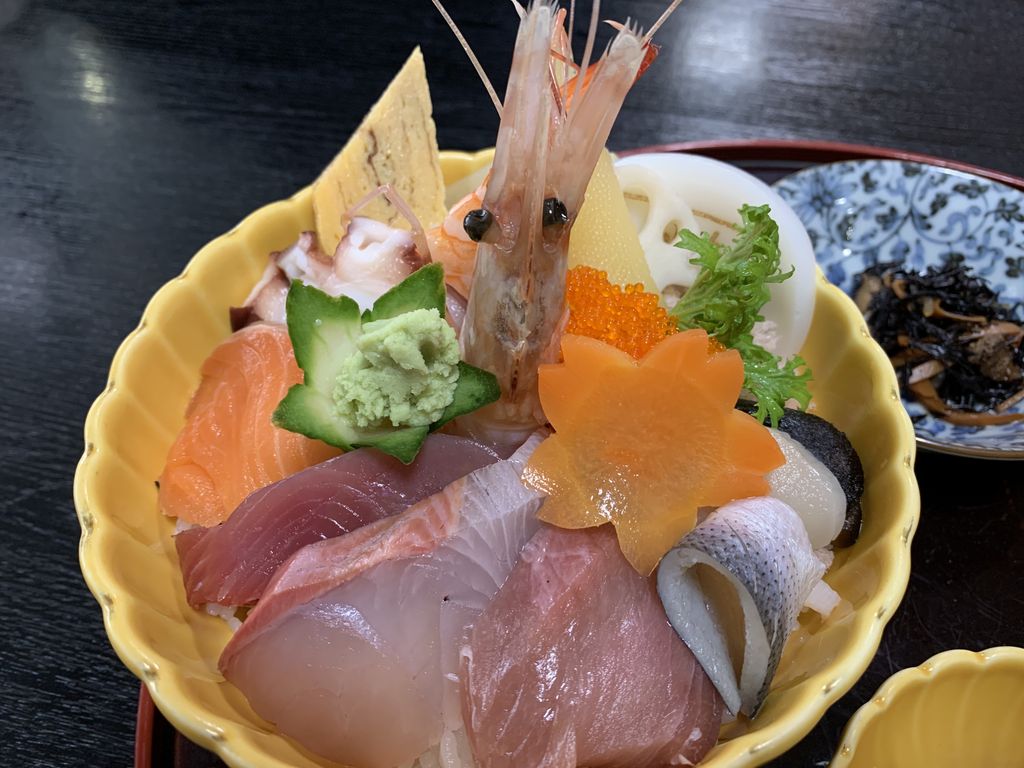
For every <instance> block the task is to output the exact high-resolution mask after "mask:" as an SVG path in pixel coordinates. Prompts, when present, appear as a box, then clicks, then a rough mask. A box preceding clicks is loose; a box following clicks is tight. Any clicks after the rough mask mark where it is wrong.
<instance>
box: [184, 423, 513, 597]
mask: <svg viewBox="0 0 1024 768" xmlns="http://www.w3.org/2000/svg"><path fill="white" fill-rule="evenodd" d="M497 460H498V456H497V454H495V453H493V452H492V451H491V450H489V449H488V448H485V447H484V446H482V445H480V444H479V443H476V442H474V441H472V440H469V439H467V438H463V437H454V436H452V435H440V434H434V435H430V436H429V437H428V438H427V439H426V441H425V442H424V443H423V447H422V448H421V449H420V452H419V454H418V455H417V457H416V461H414V462H413V463H412V464H409V465H406V464H402V462H400V461H399V460H398V459H395V458H393V457H391V456H387V455H385V454H383V453H381V452H379V451H376V450H374V449H372V448H360V449H358V450H355V451H350V452H348V453H346V454H343V455H341V456H337V457H335V458H333V459H330V460H328V461H325V462H323V463H321V464H317V465H316V466H313V467H310V468H309V469H304V470H302V471H301V472H298V473H296V474H294V475H291V476H290V477H287V478H285V479H284V480H281V481H279V482H277V483H274V484H273V485H270V486H267V487H266V488H261V489H260V490H258V491H254V492H253V493H251V494H249V496H247V497H246V499H245V501H243V502H242V503H241V504H240V505H239V507H238V509H236V510H235V511H234V512H233V513H232V514H231V517H230V518H228V520H227V521H225V522H224V523H222V524H221V525H218V526H216V527H214V528H192V529H190V530H187V531H183V532H182V533H179V534H178V535H177V536H176V537H175V544H176V545H177V548H178V555H179V557H180V559H181V571H182V575H183V576H184V579H185V590H186V592H187V593H188V600H189V603H191V604H192V605H193V606H197V607H198V606H200V605H202V604H203V603H220V604H223V605H248V604H252V603H254V602H256V601H257V600H258V599H259V598H260V596H261V595H262V594H263V590H264V589H265V588H266V586H267V584H268V582H269V581H270V578H271V577H272V576H273V575H274V572H275V571H276V570H277V569H278V568H279V567H280V566H281V564H282V563H283V562H284V561H285V560H287V559H288V558H289V557H291V556H292V555H293V554H294V553H295V552H297V551H299V550H300V549H302V548H303V547H304V546H306V545H307V544H312V543H314V542H316V541H320V540H322V539H331V538H334V537H336V536H341V535H342V534H345V533H349V532H350V531H354V530H355V529H356V528H360V527H362V526H364V525H366V524H367V523H372V522H374V521H376V520H380V519H381V518H384V517H389V516H390V515H394V514H397V513H399V512H402V511H404V510H405V509H406V508H408V507H409V506H411V505H412V504H414V503H416V502H417V501H420V500H421V499H424V498H426V497H427V496H430V495H432V494H434V493H437V492H438V491H440V490H441V489H442V488H444V487H445V486H446V485H448V484H449V483H451V482H452V481H454V480H456V479H458V478H460V477H462V476H464V475H468V474H469V473H470V472H472V471H473V470H476V469H479V468H480V467H483V466H486V465H487V464H491V463H493V462H495V461H497Z"/></svg>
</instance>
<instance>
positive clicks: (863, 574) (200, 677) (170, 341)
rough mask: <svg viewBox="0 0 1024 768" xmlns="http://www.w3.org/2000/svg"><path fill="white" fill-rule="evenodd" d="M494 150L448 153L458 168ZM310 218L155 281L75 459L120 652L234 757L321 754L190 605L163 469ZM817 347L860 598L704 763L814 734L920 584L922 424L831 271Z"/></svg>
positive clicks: (301, 202) (257, 229) (277, 222)
mask: <svg viewBox="0 0 1024 768" xmlns="http://www.w3.org/2000/svg"><path fill="white" fill-rule="evenodd" d="M489 157H490V153H487V152H484V153H478V154H476V155H470V154H466V153H453V152H448V153H444V154H443V157H442V165H443V167H444V170H445V175H446V178H447V180H448V181H449V182H450V181H453V180H455V179H457V178H460V177H461V176H463V175H465V174H466V173H468V172H471V171H472V170H473V169H475V168H478V167H480V165H481V164H482V163H484V162H486V161H487V160H488V159H489ZM312 228H313V211H312V205H311V201H310V191H309V189H305V190H303V191H301V192H299V193H298V194H296V195H295V196H293V197H291V198H290V199H288V200H283V201H280V202H277V203H273V204H271V205H268V206H266V207H264V208H261V209H259V210H258V211H256V212H255V213H253V214H251V215H250V216H249V217H247V218H246V219H245V220H244V221H242V223H241V224H239V225H238V226H237V227H235V228H234V229H232V230H231V231H230V232H228V233H227V234H226V235H223V236H221V237H219V238H217V239H216V240H214V241H213V242H211V243H209V244H208V245H206V246H205V247H204V248H203V249H202V250H200V251H199V253H197V254H196V255H195V257H194V258H193V259H192V261H190V262H189V264H188V266H187V267H186V268H185V271H184V272H183V273H182V274H181V275H180V276H179V277H177V278H176V279H174V280H172V281H171V282H169V283H168V284H167V285H165V286H164V287H163V288H161V289H160V290H159V291H158V292H157V294H156V295H155V296H154V297H153V299H152V301H150V303H149V306H148V307H147V308H146V311H145V313H144V314H143V317H142V321H141V323H140V324H139V327H138V328H137V329H136V330H135V331H134V332H133V333H132V334H131V335H130V336H129V337H128V338H127V339H126V340H125V341H124V343H123V344H122V345H121V347H120V349H119V350H118V351H117V354H116V355H115V356H114V362H113V364H112V365H111V368H110V380H109V383H108V384H107V387H106V389H105V390H104V392H103V393H102V394H101V395H100V397H99V398H98V399H97V400H96V402H95V403H94V404H93V407H92V409H91V410H90V411H89V416H88V418H87V419H86V423H85V455H84V456H83V457H82V460H81V462H80V464H79V466H78V471H77V473H76V475H75V505H76V507H77V509H78V515H79V518H80V520H81V524H82V541H81V548H80V559H81V565H82V572H83V574H84V575H85V580H86V582H87V583H88V585H89V588H90V589H91V590H92V592H93V594H94V595H95V596H96V598H97V599H98V600H99V602H100V605H101V606H102V608H103V618H104V622H105V624H106V628H107V634H108V635H109V636H110V642H111V644H112V645H113V647H114V650H115V651H117V654H118V655H119V656H120V657H121V660H122V661H123V662H124V663H125V664H126V665H127V666H128V668H129V669H131V670H132V671H133V672H134V673H135V674H136V675H138V676H139V677H140V678H141V679H142V680H144V681H145V683H146V685H147V686H148V687H149V690H150V692H151V694H152V696H153V700H154V701H155V702H156V704H157V706H158V707H159V708H160V711H161V712H163V713H164V715H165V716H166V717H167V719H168V720H170V721H171V723H173V724H174V726H175V727H176V728H178V730H180V731H181V732H183V733H184V734H185V735H186V736H188V737H189V738H190V739H192V740H193V741H195V742H197V743H199V744H201V745H203V746H205V747H207V748H209V749H211V750H213V751H215V752H217V753H218V754H219V755H220V756H221V757H222V758H223V759H224V760H225V761H226V762H227V763H228V764H230V765H233V766H253V767H255V766H260V767H261V768H270V767H271V766H285V765H288V766H314V765H325V763H324V762H323V761H321V760H318V759H317V758H316V757H315V756H313V755H310V754H309V753H308V752H305V751H304V750H303V749H301V748H300V747H298V746H296V745H295V744H293V743H292V742H290V741H288V740H287V739H285V738H282V737H281V736H279V735H277V734H276V733H275V732H274V729H273V727H272V726H271V725H269V724H268V723H266V722H264V721H262V720H260V719H259V718H258V717H257V716H256V715H255V714H254V713H253V712H252V710H251V709H250V708H249V706H248V704H247V703H246V701H245V698H244V697H243V696H242V695H241V694H240V693H239V692H238V691H237V690H236V689H235V688H234V687H233V686H231V685H229V684H227V683H226V682H224V680H223V678H222V677H221V676H220V674H219V673H218V672H217V658H218V656H219V654H220V651H221V649H222V648H223V647H224V645H225V643H226V642H227V640H228V628H227V625H226V624H225V623H224V622H223V621H221V620H220V619H216V618H214V617H212V616H208V615H206V614H204V613H201V612H198V611H194V610H192V609H191V608H190V607H189V606H188V604H187V603H186V601H185V592H184V589H183V587H182V582H181V576H180V573H179V570H178V559H177V555H176V553H175V549H174V545H173V543H172V540H171V533H172V530H173V524H172V523H171V521H169V520H167V519H165V518H164V517H163V516H162V515H161V514H159V512H158V511H157V503H156V488H155V486H154V483H153V481H154V479H155V478H156V477H157V476H158V475H159V473H160V470H161V468H162V466H163V463H164V458H165V456H166V454H167V450H168V448H169V446H170V444H171V441H172V440H173V438H174V435H175V433H176V432H177V431H178V429H180V427H181V424H182V420H183V414H184V411H185V405H186V403H187V402H188V399H189V396H190V394H191V393H192V391H193V389H194V388H195V387H196V385H197V383H198V379H199V367H200V364H201V363H202V362H203V360H204V359H205V358H206V356H207V355H209V353H210V352H211V351H212V350H213V348H214V347H215V346H216V345H217V344H218V343H219V342H220V341H222V340H223V339H224V338H226V337H227V336H228V334H229V327H228V313H227V309H228V307H229V306H232V305H237V304H239V303H240V302H242V301H243V300H244V299H245V296H246V294H247V293H248V292H249V289H250V287H251V286H252V285H253V284H254V283H255V282H256V280H257V279H258V277H259V275H260V273H261V272H262V271H263V268H264V266H265V264H266V259H267V254H268V253H269V252H270V251H274V250H281V249H283V248H285V247H286V246H287V245H289V244H290V243H291V242H293V241H294V240H295V238H296V236H297V235H298V233H299V232H301V231H303V230H308V229H312ZM803 352H804V356H805V357H806V359H807V360H808V362H809V363H810V364H811V366H812V367H813V369H814V374H815V383H814V392H815V400H816V403H817V412H818V413H820V414H821V415H822V416H824V417H825V418H827V419H829V420H830V421H832V422H833V423H835V424H836V425H837V426H838V427H839V428H840V429H842V430H844V431H845V432H846V433H847V434H848V435H849V437H850V439H851V440H852V441H853V444H854V446H855V447H856V448H857V450H858V452H859V453H860V455H861V458H862V460H863V462H864V469H865V472H866V476H867V485H866V490H865V494H864V529H863V533H862V534H861V538H860V540H859V541H858V542H857V544H856V546H854V547H852V548H851V549H849V550H846V551H843V552H841V553H840V554H839V556H838V557H837V559H836V564H835V565H834V567H833V568H832V571H831V574H830V576H829V577H828V580H829V582H830V583H831V584H832V586H833V587H834V588H835V589H836V590H838V591H839V593H840V594H841V595H842V596H843V597H844V598H846V600H847V601H849V606H850V607H849V610H846V611H840V612H839V613H838V614H837V615H834V616H833V618H831V619H830V620H829V621H827V622H825V623H823V624H822V623H821V622H819V621H817V620H811V619H805V620H804V621H805V623H804V624H803V625H802V626H801V627H800V630H799V631H798V632H796V633H794V636H793V638H792V639H791V641H790V643H789V646H788V647H787V652H786V654H785V656H784V659H783V664H782V666H781V667H780V669H779V672H778V674H777V675H776V680H775V684H774V687H773V690H772V693H771V695H770V696H769V697H768V700H767V703H766V704H765V706H764V708H763V710H762V712H761V714H760V715H758V717H757V719H756V721H754V722H753V723H752V724H749V725H748V726H747V727H746V728H745V729H741V728H737V727H733V728H732V729H730V731H729V732H728V733H727V734H724V735H723V740H722V742H721V743H719V745H718V746H717V747H716V748H715V750H714V752H713V753H712V754H711V756H710V757H709V758H708V760H707V761H706V765H707V766H715V767H716V768H717V767H718V766H751V765H757V764H759V763H762V762H765V761H767V760H769V759H770V758H772V757H774V756H776V755H778V754H780V753H781V752H783V751H785V750H786V749H787V748H788V747H790V746H791V745H793V744H794V743H795V742H796V741H797V740H798V739H800V738H801V737H802V736H803V735H804V734H805V733H807V732H808V731H809V730H810V729H811V727H812V726H813V725H814V723H815V722H817V720H818V719H819V718H820V717H821V715H822V713H824V711H825V709H826V708H827V707H828V706H829V704H831V703H832V702H833V701H835V700H836V699H837V698H838V697H839V696H840V695H842V693H843V692H845V691H846V690H848V689H849V688H850V686H851V685H852V684H853V683H854V681H855V680H856V679H857V678H858V677H859V676H860V675H861V673H862V672H863V671H864V669H865V668H866V667H867V665H868V663H869V661H870V660H871V658H872V656H874V653H875V651H876V650H877V648H878V642H879V639H880V637H881V633H882V628H883V627H884V626H885V623H886V622H887V621H888V619H889V617H890V616H891V615H892V613H893V611H894V610H895V609H896V606H897V604H898V603H899V601H900V599H901V598H902V597H903V592H904V590H905V588H906V584H907V578H908V574H909V569H910V539H911V537H912V535H913V533H914V529H915V527H916V526H917V520H918V515H919V510H920V507H919V498H918V493H917V486H916V483H915V480H914V473H913V465H914V432H913V430H912V428H911V425H910V421H909V420H908V418H907V416H906V413H905V412H904V410H903V408H902V406H901V404H900V399H899V393H898V391H897V386H896V379H895V376H894V374H893V370H892V366H891V365H889V361H888V360H887V359H886V357H885V355H884V354H883V353H882V351H881V349H879V347H878V346H877V345H875V343H874V342H873V341H871V340H870V337H869V336H868V332H867V330H866V329H865V327H864V324H863V322H862V320H861V317H860V315H859V314H858V312H857V310H856V308H855V307H854V305H853V304H852V303H851V302H850V300H849V299H848V298H847V297H846V296H845V295H843V293H841V292H840V291H839V290H837V289H836V288H834V287H832V286H831V285H829V284H828V283H827V282H826V281H825V280H824V278H823V277H821V276H820V274H819V278H818V288H817V306H816V309H815V313H814V320H813V325H812V330H811V335H810V337H809V338H808V340H807V344H806V346H805V348H804V350H803Z"/></svg>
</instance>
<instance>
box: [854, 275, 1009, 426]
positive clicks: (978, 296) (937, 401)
mask: <svg viewBox="0 0 1024 768" xmlns="http://www.w3.org/2000/svg"><path fill="white" fill-rule="evenodd" d="M856 300H857V304H858V306H859V307H860V308H861V311H863V312H864V313H865V317H866V318H867V321H868V326H869V327H870V329H871V335H872V336H874V337H875V339H876V340H877V341H878V343H879V344H881V345H882V348H883V349H884V350H885V351H886V353H887V354H888V355H889V359H890V360H891V361H892V364H893V367H894V368H895V369H896V373H897V376H898V377H899V380H900V386H901V388H902V389H903V391H904V393H906V394H909V395H910V396H911V397H913V398H914V399H916V400H917V401H918V402H920V403H921V404H922V405H924V406H925V407H926V408H927V409H928V410H929V411H931V412H932V413H934V414H936V415H938V416H941V417H942V418H944V419H946V420H947V421H949V422H951V423H953V424H959V425H965V426H979V427H980V426H987V425H991V424H1008V423H1010V422H1013V421H1024V413H1020V412H1017V413H1014V412H1011V411H1010V409H1011V408H1013V406H1014V405H1016V404H1017V403H1019V402H1020V401H1021V400H1024V306H1022V305H1021V304H1020V303H1017V304H1016V305H1014V306H1008V305H1006V304H1003V303H1001V302H1000V301H999V297H998V296H997V295H996V293H995V292H994V291H993V290H992V289H991V288H990V287H989V285H988V283H987V282H986V281H985V279H984V278H982V277H979V276H977V275H975V274H974V273H973V271H972V270H971V268H970V267H969V266H968V265H966V264H964V263H963V262H961V261H956V260H952V261H948V262H947V263H946V264H944V265H942V266H929V267H928V268H927V269H926V270H925V271H924V272H921V273H918V272H913V271H910V270H907V269H905V268H903V267H902V266H901V265H900V264H899V263H880V264H876V265H875V266H873V267H869V268H868V269H867V270H865V271H864V273H863V274H862V275H861V276H860V279H859V284H858V287H857V292H856Z"/></svg>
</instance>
